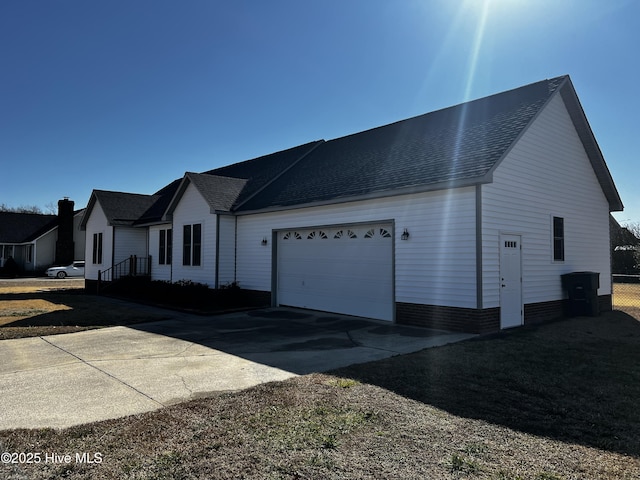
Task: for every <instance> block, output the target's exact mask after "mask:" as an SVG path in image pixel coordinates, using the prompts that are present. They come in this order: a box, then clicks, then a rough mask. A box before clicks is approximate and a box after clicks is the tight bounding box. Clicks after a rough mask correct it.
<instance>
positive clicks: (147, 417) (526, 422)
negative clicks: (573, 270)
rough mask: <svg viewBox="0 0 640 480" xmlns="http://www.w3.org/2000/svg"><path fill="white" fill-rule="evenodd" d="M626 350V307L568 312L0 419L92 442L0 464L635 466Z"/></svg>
mask: <svg viewBox="0 0 640 480" xmlns="http://www.w3.org/2000/svg"><path fill="white" fill-rule="evenodd" d="M638 365H640V324H639V322H638V321H637V320H636V319H634V318H632V317H630V316H628V315H626V314H624V313H622V312H613V313H608V314H606V315H603V316H602V317H599V318H576V319H571V320H565V321H561V322H556V323H552V324H547V325H544V326H539V327H535V328H531V327H526V328H522V329H519V330H518V331H511V332H508V333H505V334H500V335H497V336H495V337H491V338H482V339H479V340H475V341H468V342H463V343H459V344H456V345H450V346H446V347H442V348H436V349H429V350H424V351H422V352H418V353H415V354H412V355H404V356H398V357H394V358H390V359H387V360H383V361H379V362H373V363H369V364H364V365H355V366H352V367H349V368H345V369H341V370H339V371H336V372H334V375H320V374H315V375H308V376H304V377H298V378H295V379H291V380H288V381H285V382H278V383H270V384H265V385H260V386H258V387H255V388H252V389H249V390H245V391H241V392H235V393H220V394H217V395H215V396H213V397H211V398H208V399H201V400H196V401H192V402H188V403H185V404H181V405H175V406H172V407H170V408H165V409H162V410H159V411H155V412H151V413H147V414H143V415H138V416H133V417H129V418H125V419H119V420H111V421H107V422H101V423H95V424H90V425H85V426H78V427H74V428H70V429H66V430H62V431H54V430H49V429H47V430H15V431H4V432H0V451H8V452H44V453H47V452H48V453H69V454H72V455H75V453H82V452H87V453H89V454H90V455H93V454H94V453H96V452H99V453H101V454H102V463H100V464H82V463H77V462H75V461H74V462H72V464H69V465H62V464H37V465H33V464H32V465H11V464H4V465H3V464H0V477H1V478H7V479H22V478H29V479H45V478H46V479H48V478H68V479H112V478H113V479H115V478H118V479H217V478H225V479H226V478H247V479H303V478H309V479H320V478H322V479H325V478H326V479H345V478H352V479H364V478H367V479H371V478H375V479H378V478H381V479H382V478H385V479H386V478H401V479H404V478H406V479H415V478H434V479H462V478H465V479H468V478H470V479H476V478H477V479H494V480H507V479H512V480H515V479H530V480H553V479H556V480H557V479H565V480H568V479H616V480H617V479H637V478H640V460H639V458H640V414H639V413H638V408H637V406H638V403H639V401H640V371H639V370H638V368H637V367H638ZM212 373H213V372H212ZM213 374H215V373H213ZM44 453H43V455H44Z"/></svg>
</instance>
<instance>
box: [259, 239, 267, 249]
mask: <svg viewBox="0 0 640 480" xmlns="http://www.w3.org/2000/svg"><path fill="white" fill-rule="evenodd" d="M260 244H261V245H262V246H263V247H264V246H265V245H266V244H267V237H262V241H261V242H260Z"/></svg>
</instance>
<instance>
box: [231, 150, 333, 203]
mask: <svg viewBox="0 0 640 480" xmlns="http://www.w3.org/2000/svg"><path fill="white" fill-rule="evenodd" d="M324 143H325V140H324V139H321V140H318V141H316V143H315V145H313V146H312V147H311V148H310V149H309V150H307V151H306V152H305V153H303V154H302V155H300V157H299V158H297V159H296V160H295V161H293V162H291V165H289V166H288V167H287V168H285V169H284V170H282V171H281V172H280V173H278V174H277V175H276V176H275V177H273V178H272V179H271V181H269V182H267V183H265V184H264V185H263V186H262V187H260V188H259V189H258V190H256V191H255V192H253V194H252V195H250V196H249V197H247V198H245V199H244V201H243V202H242V203H240V204H239V205H236V207H235V208H233V207H232V211H236V210H238V209H239V208H240V207H242V205H244V204H245V203H247V202H248V201H249V200H251V199H252V198H254V197H255V196H256V195H259V194H260V193H261V192H262V191H263V190H264V189H265V188H267V187H268V186H269V185H271V184H272V183H273V182H275V181H276V180H278V179H279V178H280V177H282V176H283V175H284V174H285V173H287V172H288V171H289V170H291V169H292V168H293V167H295V166H296V165H297V164H298V163H300V161H301V160H302V159H303V158H305V157H307V156H309V154H311V152H313V151H314V150H315V149H316V148H318V147H319V146H320V145H323V144H324Z"/></svg>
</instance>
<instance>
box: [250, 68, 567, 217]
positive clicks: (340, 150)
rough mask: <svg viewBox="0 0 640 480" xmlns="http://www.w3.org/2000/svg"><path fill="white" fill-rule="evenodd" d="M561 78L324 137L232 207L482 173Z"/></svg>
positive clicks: (323, 198) (305, 200) (380, 189)
mask: <svg viewBox="0 0 640 480" xmlns="http://www.w3.org/2000/svg"><path fill="white" fill-rule="evenodd" d="M565 78H567V77H557V78H554V79H551V80H544V81H541V82H537V83H534V84H531V85H527V86H525V87H521V88H518V89H515V90H510V91H507V92H503V93H500V94H497V95H492V96H490V97H485V98H481V99H479V100H475V101H472V102H468V103H464V104H461V105H457V106H454V107H450V108H446V109H443V110H438V111H435V112H432V113H427V114H425V115H420V116H418V117H414V118H410V119H407V120H403V121H400V122H396V123H392V124H390V125H386V126H382V127H378V128H374V129H372V130H367V131H364V132H361V133H356V134H354V135H349V136H346V137H342V138H337V139H335V140H330V141H328V142H326V143H324V144H322V145H321V146H319V147H318V148H316V149H315V150H314V151H313V152H312V153H310V154H309V155H308V156H306V157H305V158H303V159H302V160H301V161H300V162H299V163H297V164H296V165H295V166H294V167H293V168H292V169H291V170H290V171H289V172H287V173H286V174H285V175H282V176H281V177H280V178H278V179H277V180H276V181H275V182H273V183H271V184H270V185H269V186H268V187H267V188H265V189H264V190H263V191H262V192H261V193H260V195H257V196H255V197H254V198H252V199H250V200H249V201H247V202H246V203H244V204H243V205H241V206H240V208H239V210H245V211H246V210H258V209H263V208H270V207H279V206H293V205H299V204H305V203H312V202H322V201H327V200H334V199H337V198H342V197H351V196H359V195H367V194H374V193H381V192H385V191H395V190H400V189H403V188H409V187H419V186H423V187H424V186H428V185H434V184H446V183H448V182H449V183H451V184H454V185H455V183H456V182H462V181H467V180H472V179H478V178H481V177H483V176H484V175H486V174H487V173H488V172H489V171H490V170H491V169H492V168H493V167H494V166H495V165H496V163H497V162H499V161H500V159H501V158H502V157H503V155H504V154H505V152H507V151H508V150H509V148H510V147H511V146H512V145H513V143H514V142H515V140H516V139H517V138H518V136H519V135H520V134H521V132H522V131H523V130H524V128H525V127H526V126H527V125H528V124H529V123H530V121H531V120H532V119H533V117H534V116H535V115H536V114H537V113H538V112H539V111H540V109H541V108H542V106H543V105H544V104H545V103H546V102H547V101H548V99H549V98H550V96H551V94H553V92H555V91H556V90H557V89H558V87H559V86H560V85H561V84H562V82H563V81H564V79H565Z"/></svg>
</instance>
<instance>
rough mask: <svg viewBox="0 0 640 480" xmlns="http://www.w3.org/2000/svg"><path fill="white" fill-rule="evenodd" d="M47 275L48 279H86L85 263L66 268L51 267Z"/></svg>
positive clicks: (75, 263)
mask: <svg viewBox="0 0 640 480" xmlns="http://www.w3.org/2000/svg"><path fill="white" fill-rule="evenodd" d="M46 273H47V277H55V278H66V277H84V262H73V263H72V264H71V265H67V266H66V267H51V268H49V269H48V270H47V272H46Z"/></svg>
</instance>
